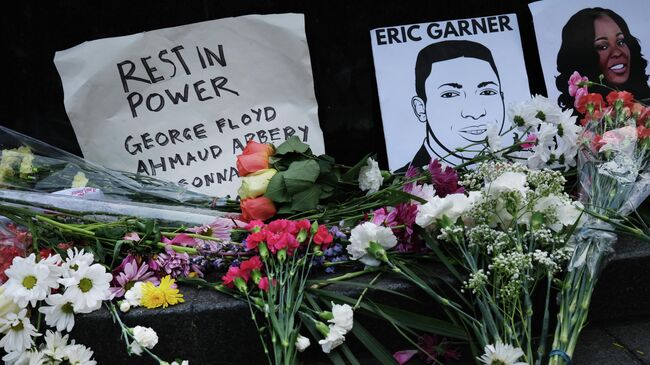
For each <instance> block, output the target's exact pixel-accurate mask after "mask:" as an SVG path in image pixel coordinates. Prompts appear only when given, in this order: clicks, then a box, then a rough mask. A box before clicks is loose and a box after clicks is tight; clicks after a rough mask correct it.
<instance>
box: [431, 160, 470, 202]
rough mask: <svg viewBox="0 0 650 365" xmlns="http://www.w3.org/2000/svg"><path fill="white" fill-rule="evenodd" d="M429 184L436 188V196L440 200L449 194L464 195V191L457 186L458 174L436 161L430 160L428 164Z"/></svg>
mask: <svg viewBox="0 0 650 365" xmlns="http://www.w3.org/2000/svg"><path fill="white" fill-rule="evenodd" d="M428 169H429V172H430V173H431V183H432V184H433V186H434V187H435V188H436V192H437V195H438V196H439V197H441V198H444V197H445V196H447V195H449V194H456V193H464V192H465V189H464V188H463V187H459V186H458V173H456V170H454V169H453V168H451V167H449V166H445V167H444V168H443V167H442V165H441V164H440V162H439V161H438V160H435V159H433V160H431V162H430V163H429V167H428Z"/></svg>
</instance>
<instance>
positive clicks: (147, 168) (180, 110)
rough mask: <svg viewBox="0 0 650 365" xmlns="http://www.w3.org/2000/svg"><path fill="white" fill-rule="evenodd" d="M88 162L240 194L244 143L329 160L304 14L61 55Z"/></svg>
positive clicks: (172, 31)
mask: <svg viewBox="0 0 650 365" xmlns="http://www.w3.org/2000/svg"><path fill="white" fill-rule="evenodd" d="M54 62H55V64H56V67H57V69H58V71H59V74H60V76H61V79H62V81H63V89H64V94H65V96H64V103H65V107H66V111H67V113H68V116H69V117H70V121H71V123H72V126H73V128H74V131H75V133H76V135H77V139H78V141H79V145H80V146H81V150H82V152H83V155H84V157H85V158H86V159H88V160H90V161H93V162H96V163H99V164H101V165H103V166H106V167H108V168H112V169H117V170H122V171H128V172H134V173H139V174H142V175H147V176H153V177H156V178H161V179H165V180H169V181H173V182H178V183H180V184H182V185H185V186H186V187H187V188H189V189H193V190H195V191H199V192H202V193H205V194H209V195H212V196H226V195H230V196H231V197H234V196H236V191H237V189H238V187H239V179H238V175H237V169H236V155H238V154H241V152H242V150H243V149H244V147H245V145H246V141H247V140H250V139H253V140H255V141H257V142H268V143H274V144H275V145H278V144H280V143H282V142H283V141H284V140H285V139H287V138H289V137H290V136H294V135H295V136H297V137H299V138H300V140H301V141H303V142H305V143H308V144H309V145H310V146H311V148H312V150H313V152H314V153H316V154H322V153H324V152H325V151H324V144H323V136H322V132H321V130H320V126H319V123H318V110H317V104H316V99H315V96H314V86H313V78H312V74H311V62H310V58H309V50H308V48H307V41H306V37H305V29H304V16H303V15H302V14H278V15H248V16H242V17H237V18H226V19H220V20H213V21H207V22H202V23H196V24H190V25H184V26H179V27H174V28H166V29H160V30H155V31H150V32H144V33H139V34H134V35H129V36H124V37H117V38H107V39H100V40H95V41H91V42H85V43H83V44H81V45H78V46H76V47H74V48H71V49H68V50H65V51H60V52H57V53H56V55H55V58H54Z"/></svg>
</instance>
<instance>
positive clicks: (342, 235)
mask: <svg viewBox="0 0 650 365" xmlns="http://www.w3.org/2000/svg"><path fill="white" fill-rule="evenodd" d="M330 233H331V234H332V236H334V237H335V238H345V239H347V238H348V236H347V235H346V234H345V233H343V232H342V231H341V228H339V226H332V228H330Z"/></svg>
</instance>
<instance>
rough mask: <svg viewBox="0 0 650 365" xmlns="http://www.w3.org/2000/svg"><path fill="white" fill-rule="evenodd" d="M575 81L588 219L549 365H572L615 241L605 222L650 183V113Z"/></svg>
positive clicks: (630, 205)
mask: <svg viewBox="0 0 650 365" xmlns="http://www.w3.org/2000/svg"><path fill="white" fill-rule="evenodd" d="M574 79H576V80H577V82H576V83H575V86H576V87H577V90H578V97H577V98H576V108H577V110H578V111H579V112H580V113H582V114H584V115H585V118H584V119H583V125H584V130H583V132H582V135H581V137H580V138H579V141H578V142H579V152H578V174H579V183H580V197H581V200H582V202H583V203H584V205H585V207H586V213H588V216H587V217H586V223H585V224H584V225H583V226H582V228H581V229H580V230H579V231H577V232H576V234H575V235H574V236H573V237H572V242H571V243H572V244H573V245H574V247H575V250H574V254H573V257H572V258H571V261H570V263H569V267H568V270H569V273H568V274H567V276H566V278H565V280H564V284H563V287H562V289H561V293H560V311H559V313H558V323H557V327H556V329H555V338H554V341H553V351H551V354H550V355H551V357H550V361H549V364H551V365H559V364H565V363H568V362H569V361H570V359H571V356H572V355H573V351H574V350H575V347H576V344H577V341H578V337H579V335H580V331H581V330H582V328H583V327H584V326H585V324H586V320H587V315H588V310H589V303H590V300H591V296H592V293H593V290H594V288H595V286H596V282H597V280H598V276H599V274H600V271H601V269H602V268H603V267H604V266H605V263H606V260H607V259H608V257H609V254H610V253H611V252H612V251H613V245H614V243H615V242H616V238H617V237H616V235H615V234H614V233H612V232H613V231H614V227H612V226H611V225H610V224H609V223H606V222H605V221H608V219H607V217H608V216H611V215H612V214H616V215H623V216H624V215H626V214H629V213H630V212H631V211H633V210H634V209H636V207H638V206H639V205H640V204H641V203H642V202H643V200H644V199H645V198H646V197H647V195H648V194H647V192H646V191H647V187H648V184H649V182H650V179H648V174H647V172H646V171H645V170H646V168H647V156H648V147H649V145H650V140H649V139H648V137H649V136H650V130H649V129H648V128H647V125H646V123H648V116H649V115H648V109H647V108H646V107H645V106H643V105H641V104H639V103H636V102H634V99H633V96H632V94H630V93H628V92H624V91H620V92H619V91H612V92H611V93H610V94H609V95H608V96H607V98H606V101H605V100H603V97H602V96H601V95H600V94H589V93H587V92H586V89H585V88H586V87H587V85H588V84H589V82H588V81H587V80H586V79H584V78H581V77H579V75H578V76H577V77H575V78H574ZM574 89H575V88H574ZM580 90H584V92H580ZM603 218H605V219H603Z"/></svg>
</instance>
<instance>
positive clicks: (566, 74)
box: [555, 8, 650, 108]
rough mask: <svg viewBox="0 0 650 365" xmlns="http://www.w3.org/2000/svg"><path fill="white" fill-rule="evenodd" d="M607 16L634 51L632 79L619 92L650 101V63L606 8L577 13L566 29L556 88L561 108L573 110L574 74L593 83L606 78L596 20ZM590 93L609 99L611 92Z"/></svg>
mask: <svg viewBox="0 0 650 365" xmlns="http://www.w3.org/2000/svg"><path fill="white" fill-rule="evenodd" d="M605 16H608V17H610V18H611V19H612V20H613V21H614V22H616V24H617V25H618V27H619V28H621V31H622V32H623V36H624V37H625V41H626V44H627V46H628V48H629V50H630V58H631V59H630V63H631V69H630V77H629V78H628V80H627V82H625V83H624V84H622V85H616V88H617V89H619V90H626V91H629V92H631V93H633V94H634V96H635V97H636V98H637V99H643V98H648V97H650V87H648V75H646V73H645V68H646V66H647V64H648V62H647V61H646V60H645V59H644V58H643V55H642V54H641V46H640V45H639V40H638V39H636V38H635V37H634V36H633V35H632V34H630V28H628V26H627V24H626V23H625V21H624V20H623V18H621V17H620V16H619V15H618V14H616V13H615V12H613V11H611V10H609V9H603V8H587V9H582V10H580V11H579V12H577V13H575V14H574V15H573V16H572V17H571V18H570V19H569V21H568V22H567V23H566V25H565V26H564V28H562V46H561V47H560V51H559V52H558V54H557V70H558V72H559V73H560V74H559V75H558V76H557V77H556V78H555V86H556V87H557V89H558V90H559V91H560V93H561V94H560V96H559V97H558V104H559V105H560V107H563V108H573V97H572V96H570V95H569V84H568V82H569V78H570V77H571V74H572V73H573V72H574V71H578V72H579V73H580V74H581V75H582V76H586V77H588V78H589V80H591V81H598V77H599V76H600V75H601V74H602V70H601V69H600V66H599V57H598V53H597V52H596V47H594V37H595V31H594V20H596V19H598V18H602V17H605ZM603 83H604V84H606V85H607V80H603ZM608 86H612V87H614V85H608ZM589 91H590V92H598V93H601V94H603V96H605V95H606V94H607V93H608V92H609V89H606V88H603V87H600V88H596V87H591V88H589Z"/></svg>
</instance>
